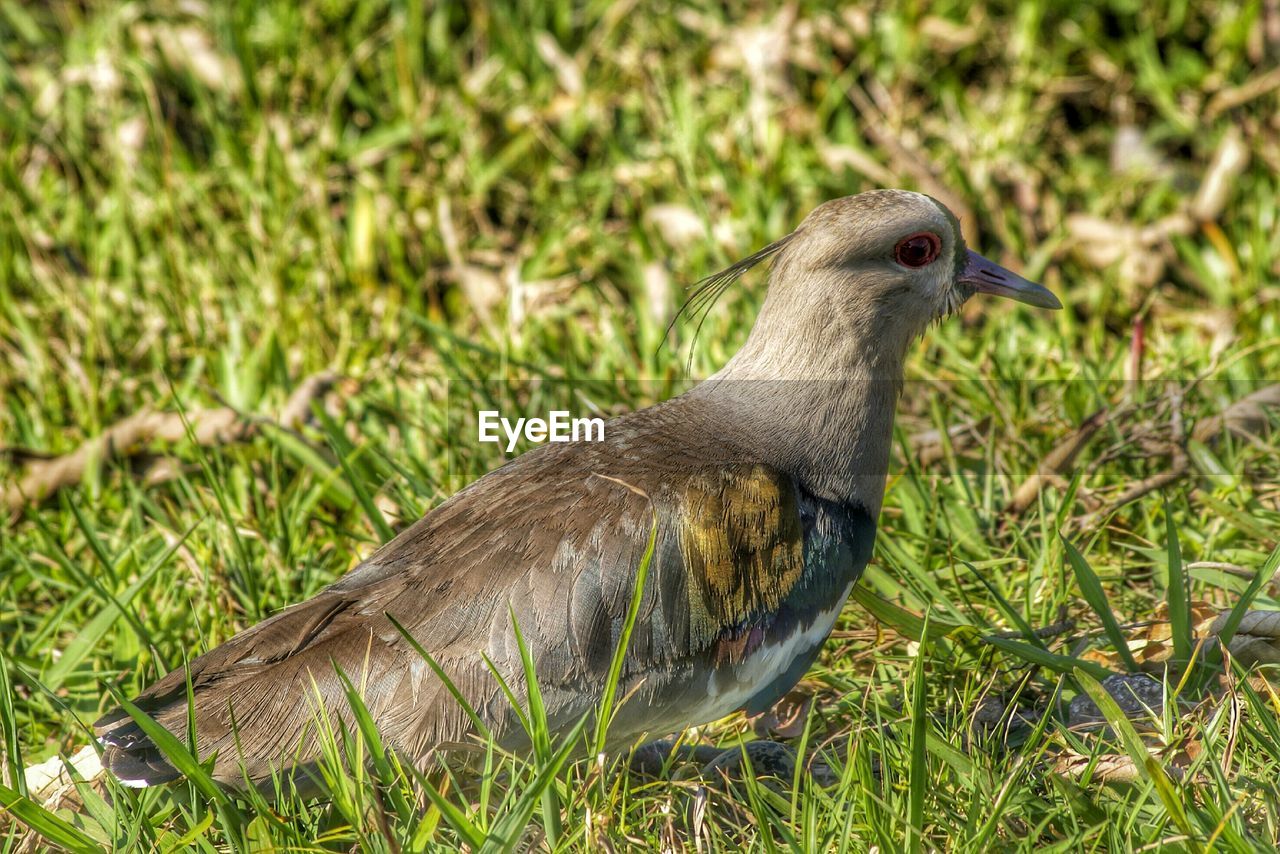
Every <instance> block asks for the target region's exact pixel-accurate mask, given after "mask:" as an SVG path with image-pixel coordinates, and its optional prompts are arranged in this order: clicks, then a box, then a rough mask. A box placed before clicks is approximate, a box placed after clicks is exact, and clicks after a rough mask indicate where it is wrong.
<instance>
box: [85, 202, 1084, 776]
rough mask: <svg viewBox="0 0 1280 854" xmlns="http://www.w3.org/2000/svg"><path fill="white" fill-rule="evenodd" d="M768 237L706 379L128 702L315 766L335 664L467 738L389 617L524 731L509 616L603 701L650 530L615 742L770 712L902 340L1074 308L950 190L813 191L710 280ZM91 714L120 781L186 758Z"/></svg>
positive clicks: (561, 690)
mask: <svg viewBox="0 0 1280 854" xmlns="http://www.w3.org/2000/svg"><path fill="white" fill-rule="evenodd" d="M766 259H772V265H773V267H772V273H771V275H770V279H769V290H768V294H767V296H766V299H765V301H764V305H763V307H762V308H761V310H760V313H759V316H758V317H757V319H756V322H755V325H754V327H753V328H752V330H751V334H750V336H749V337H748V338H747V341H746V343H745V344H744V345H743V346H742V348H741V349H740V350H739V351H738V352H737V354H736V355H734V356H733V358H731V359H730V360H729V362H728V363H727V364H726V365H725V366H724V368H723V369H721V370H720V371H719V372H718V373H716V374H715V375H714V376H712V377H711V378H709V379H707V380H705V381H703V382H702V383H700V384H699V385H697V386H696V387H694V388H693V389H692V390H690V391H689V392H687V393H685V394H683V395H681V396H680V397H677V398H674V399H672V400H668V401H666V402H664V403H661V404H658V405H657V406H652V407H650V408H648V409H644V410H641V411H639V412H634V413H631V414H629V415H624V416H621V417H619V418H616V419H614V420H612V421H610V422H608V423H607V425H606V426H605V431H604V438H603V440H602V441H594V442H576V443H567V444H564V443H557V444H546V445H543V446H541V447H539V448H537V449H535V450H532V451H530V452H528V453H526V454H524V455H523V456H521V457H519V458H517V459H515V460H513V461H511V462H509V463H508V464H506V465H504V466H502V467H501V468H498V469H496V470H495V471H492V472H490V473H489V474H487V475H485V476H484V477H482V478H480V479H479V480H477V481H475V482H474V483H472V484H471V485H470V486H468V487H467V488H466V489H463V490H462V491H461V492H459V493H457V494H456V495H454V496H453V497H452V498H450V499H449V500H447V501H445V502H444V503H443V504H441V505H440V506H439V507H437V508H436V509H434V510H432V511H431V512H430V513H428V514H427V515H426V516H425V517H423V518H422V519H421V520H419V521H418V522H417V523H416V524H414V525H412V526H411V527H409V528H408V529H407V530H405V531H404V532H403V533H401V534H400V535H399V536H397V537H396V538H395V539H394V540H392V541H391V542H389V543H387V544H386V545H385V546H383V547H382V548H380V549H379V550H378V551H376V552H375V553H374V554H373V555H372V556H371V557H369V558H368V559H367V560H365V561H364V562H363V563H361V564H360V565H359V566H358V567H356V568H355V569H353V570H352V571H351V572H350V573H348V574H347V575H346V576H344V577H343V578H342V579H340V580H339V581H337V582H336V583H334V584H333V585H331V586H330V587H328V588H326V589H325V590H324V591H323V592H321V593H320V594H318V595H317V596H315V597H314V598H312V599H309V600H307V601H306V602H303V603H301V604H298V605H294V606H292V607H290V608H287V609H285V610H284V611H282V612H280V613H279V614H276V615H275V616H273V617H271V618H270V619H267V620H264V621H263V622H261V623H259V624H258V625H256V626H254V627H252V628H250V629H247V630H246V631H243V632H241V633H240V634H238V635H236V636H234V637H232V638H231V639H230V640H228V641H227V642H226V643H224V644H222V645H220V646H218V647H215V648H214V649H212V650H210V651H209V652H206V653H205V654H204V655H201V656H200V657H199V658H196V659H195V660H194V661H192V662H190V664H189V666H188V667H187V668H177V669H175V670H173V671H172V672H170V673H169V674H168V675H167V676H165V677H164V678H163V679H161V680H160V681H158V682H156V683H155V684H154V685H152V686H151V687H150V688H148V689H147V690H146V691H144V692H143V693H142V694H141V695H140V696H139V697H138V698H137V700H136V702H137V705H138V706H139V707H141V708H142V709H143V710H144V711H145V712H146V713H147V714H149V715H150V716H152V717H153V718H154V719H155V720H156V721H158V722H159V723H160V724H161V725H162V726H164V727H165V728H166V729H167V730H169V731H170V732H172V733H174V734H175V735H177V736H178V737H179V738H180V739H184V740H185V739H186V738H187V727H188V716H189V715H190V718H191V720H193V721H194V723H195V729H196V733H195V742H196V745H197V750H198V754H199V756H200V758H201V759H206V758H208V757H209V756H211V755H215V754H216V759H215V761H214V763H213V772H212V773H213V777H214V779H216V780H218V781H221V782H223V783H226V784H228V785H231V786H243V785H244V784H245V783H246V782H249V783H253V784H262V783H264V782H265V781H267V780H269V779H270V778H271V776H272V774H273V772H275V771H281V772H290V773H293V772H297V771H298V770H299V769H304V770H305V769H307V768H308V767H309V766H313V765H314V763H315V762H316V761H317V759H318V756H319V750H320V748H319V745H318V743H317V739H316V737H315V736H314V726H315V724H314V720H315V716H316V713H317V710H318V708H319V707H320V706H324V707H325V709H326V712H327V714H328V716H329V718H330V720H335V719H341V720H344V721H346V722H347V724H348V725H350V724H351V711H350V707H349V703H348V701H347V699H346V696H345V694H344V680H343V678H342V677H341V676H339V675H338V673H339V671H341V672H342V673H344V674H345V676H346V677H347V678H348V679H349V680H350V682H351V683H353V684H354V685H357V686H362V690H363V692H364V698H365V703H366V704H367V706H368V708H369V710H370V712H371V713H372V716H373V719H374V720H375V721H376V723H377V725H378V727H379V729H380V732H381V735H382V738H383V739H384V741H385V743H386V744H387V745H388V746H389V747H390V748H392V749H395V750H397V751H399V753H400V754H401V755H402V756H404V757H407V758H408V759H410V760H411V761H414V762H418V763H422V762H426V761H427V760H429V759H430V758H431V757H433V756H434V755H436V754H437V753H438V752H440V751H443V750H447V749H450V748H452V747H455V746H459V745H465V744H468V743H472V742H473V741H474V735H475V733H474V732H473V724H472V722H471V720H470V718H469V717H468V715H467V714H466V712H465V711H464V710H463V709H462V708H461V707H460V704H459V703H458V702H457V701H456V699H455V698H454V697H453V696H452V695H451V693H450V691H449V690H447V688H446V687H445V686H444V685H443V684H442V681H441V680H440V679H439V678H437V676H436V674H435V672H434V671H433V669H432V668H431V667H430V666H429V665H428V664H427V662H426V661H425V660H424V658H423V657H422V656H421V655H420V654H419V652H417V651H416V650H415V649H414V648H413V646H412V645H411V644H410V643H408V642H407V641H406V640H405V638H404V636H403V635H402V634H401V632H400V631H399V630H398V629H397V628H396V627H395V625H394V624H393V623H392V621H391V620H390V619H388V617H389V616H390V617H393V618H394V619H395V620H396V621H397V622H398V623H399V624H400V625H401V626H402V627H403V628H404V629H405V630H407V632H408V633H409V634H410V635H412V637H413V638H414V639H415V640H416V641H417V642H418V643H419V644H421V646H422V647H423V648H424V649H425V650H426V651H427V652H428V653H429V654H430V656H431V657H432V658H433V659H434V661H435V662H436V663H438V665H439V666H440V667H441V668H443V670H444V672H445V673H447V675H448V676H449V677H450V679H451V681H452V682H453V684H454V686H456V688H457V689H458V690H459V691H460V692H461V694H462V695H463V696H465V698H466V699H467V700H468V702H469V704H470V705H471V707H472V708H473V709H474V710H475V711H477V712H478V714H479V715H480V716H481V718H482V719H483V721H484V723H485V724H486V725H487V727H488V728H489V730H490V731H491V732H492V733H493V734H494V736H495V737H496V738H497V740H498V742H499V743H500V744H501V745H502V746H504V747H506V748H509V749H512V750H521V749H525V748H527V747H528V736H527V734H526V733H525V731H524V729H523V728H522V726H521V724H520V722H519V718H518V716H517V715H516V713H515V712H514V711H513V709H512V707H511V705H510V703H509V702H508V700H507V698H506V696H505V695H504V693H503V691H502V689H501V688H500V686H499V684H498V681H497V679H495V676H494V672H493V670H491V666H492V667H493V668H495V669H496V670H497V671H498V672H500V673H501V674H502V675H503V677H504V678H505V680H506V682H507V684H508V685H509V686H513V687H514V688H515V690H516V693H517V694H518V695H519V697H518V699H520V700H521V702H523V701H524V699H525V698H524V696H523V688H522V687H520V686H523V685H524V679H523V670H522V667H521V659H520V654H519V651H518V648H517V642H516V636H515V630H514V629H513V622H514V623H515V625H517V626H518V627H519V630H520V632H521V634H522V635H523V637H524V639H525V642H526V643H527V644H528V647H529V649H530V651H531V654H532V658H533V660H534V662H535V663H536V672H537V679H538V682H539V684H540V685H541V690H542V693H543V699H544V702H545V705H546V711H547V716H548V720H549V724H550V727H551V729H552V730H553V731H564V730H565V729H567V728H569V727H571V726H572V725H574V724H575V723H576V722H577V721H578V720H579V719H580V718H582V717H583V716H584V715H588V714H590V713H592V712H593V711H594V710H595V709H597V708H598V704H599V703H600V700H601V694H602V690H603V686H604V683H605V681H606V680H605V676H606V673H607V671H608V668H609V664H610V661H611V658H612V656H613V654H614V650H615V647H616V644H617V642H618V640H619V634H620V630H621V627H622V625H623V622H624V618H625V616H626V614H627V610H628V606H629V604H630V602H631V597H632V592H633V589H634V586H635V581H636V577H637V570H638V567H639V565H640V564H641V558H642V555H643V553H644V552H645V549H646V545H647V543H648V540H649V536H650V531H651V528H652V527H653V526H656V547H655V551H654V554H653V558H652V561H651V563H650V564H649V571H648V574H647V578H646V583H645V586H644V590H643V594H642V600H641V604H640V615H639V617H640V618H639V620H638V621H637V623H636V626H635V631H634V634H633V635H632V637H631V640H630V644H629V646H628V648H627V650H626V654H625V659H624V666H623V670H622V676H621V682H620V684H619V686H618V696H619V697H624V698H625V700H624V701H623V703H622V706H621V707H620V709H619V710H618V713H617V715H616V716H615V718H614V719H613V723H612V725H611V729H610V739H609V743H610V744H612V745H620V746H626V745H630V744H633V743H635V742H636V741H637V740H638V739H640V738H641V737H643V736H646V735H648V736H654V737H657V736H661V735H664V734H669V733H673V732H676V731H679V730H681V729H683V728H685V727H689V726H692V725H697V724H703V723H707V722H710V721H713V720H716V719H718V718H720V717H723V716H724V715H727V714H729V713H731V712H733V711H735V710H738V709H745V710H746V711H748V712H757V711H760V710H763V709H765V708H767V707H769V706H770V705H771V704H772V703H773V702H774V701H775V700H776V699H777V698H779V697H780V696H781V695H782V694H784V693H785V692H786V691H787V690H788V689H789V688H790V687H791V686H792V685H793V684H794V683H795V682H796V681H797V680H798V679H800V677H801V676H802V675H803V674H804V672H805V670H806V669H807V668H808V667H809V665H810V664H811V663H812V662H813V660H814V658H815V656H816V655H817V654H818V651H819V649H820V647H821V646H822V644H823V641H824V640H825V639H826V637H827V634H828V633H829V632H830V631H831V627H832V624H833V623H834V622H835V620H836V617H837V615H838V614H839V613H840V610H841V608H842V607H843V606H844V603H845V599H846V597H847V596H848V595H849V591H850V589H851V588H852V587H853V585H854V583H855V582H856V581H857V580H858V577H859V575H860V574H861V573H862V570H863V568H864V566H865V565H866V563H867V560H868V559H869V558H870V557H871V550H872V543H873V540H874V539H875V535H876V519H877V516H878V515H879V513H880V505H881V501H882V499H883V494H884V486H885V475H886V472H887V469H888V463H889V450H890V441H891V434H892V428H893V417H894V405H895V402H896V400H897V397H898V395H899V392H900V390H901V387H902V381H903V362H904V360H905V358H906V355H907V350H908V348H909V347H910V345H911V343H912V342H913V341H914V340H915V339H916V338H917V337H919V336H920V334H921V333H922V332H923V331H924V330H925V328H926V327H927V326H928V325H929V324H930V323H931V322H932V321H935V320H937V319H939V318H942V317H944V316H945V315H948V314H950V313H952V312H954V311H956V309H958V308H959V307H960V306H961V304H962V303H964V301H965V300H966V299H968V298H969V297H970V296H971V295H973V294H975V293H988V294H997V295H1000V296H1006V297H1011V298H1013V299H1016V300H1019V301H1021V302H1025V303H1029V304H1031V305H1035V306H1040V307H1043V308H1060V307H1061V306H1060V304H1059V302H1058V300H1057V299H1055V298H1054V296H1053V295H1052V294H1051V293H1050V292H1049V291H1047V290H1046V289H1045V288H1043V287H1041V286H1040V285H1037V284H1034V283H1032V282H1030V281H1027V280H1026V279H1024V278H1022V277H1020V276H1018V275H1016V274H1014V273H1011V272H1009V271H1008V270H1005V269H1003V268H1001V267H999V266H997V265H996V264H994V263H992V262H990V261H988V260H986V259H985V258H983V257H982V256H980V255H978V254H976V253H974V252H972V251H970V250H968V249H966V247H965V243H964V239H963V238H962V236H961V234H960V227H959V223H958V222H957V220H956V218H955V216H953V215H952V214H951V212H950V211H948V210H947V209H946V208H945V207H943V206H942V205H941V204H939V203H938V202H936V201H935V200H933V199H932V198H930V197H928V196H923V195H920V194H917V193H910V192H905V191H900V190H884V191H876V192H869V193H862V194H860V195H856V196H849V197H847V198H842V199H836V200H834V201H830V202H827V203H826V204H824V205H821V206H820V207H818V208H817V209H816V210H814V211H813V212H812V213H811V214H810V215H809V216H808V217H807V218H806V219H805V220H804V221H803V222H802V223H800V226H799V227H798V228H796V230H795V231H794V232H792V233H791V234H789V235H787V236H786V237H783V238H782V239H781V240H778V241H777V242H775V243H773V244H771V245H769V246H767V247H766V248H764V249H762V250H761V251H759V252H757V253H755V254H754V255H752V256H750V257H749V258H746V259H744V260H743V261H740V262H738V263H737V264H734V265H733V266H731V267H729V268H728V269H727V270H725V271H724V272H722V273H719V274H717V275H716V276H713V277H711V279H709V280H708V282H707V285H708V287H710V288H713V289H717V288H721V287H724V286H726V285H727V284H728V283H730V282H732V281H733V280H734V279H736V278H737V277H738V276H739V275H741V274H742V273H743V272H744V271H745V270H747V269H749V268H750V267H751V266H753V265H755V264H757V263H760V262H761V261H764V260H766ZM513 617H514V620H513ZM490 662H491V663H492V664H490ZM188 678H189V679H190V686H191V703H190V708H189V703H188V687H187V682H188ZM95 728H96V731H97V734H98V737H99V739H100V740H101V742H102V744H103V745H104V747H105V752H104V762H105V764H106V766H107V767H108V768H109V769H110V770H111V771H112V772H113V773H114V774H115V776H116V777H117V778H118V779H120V780H121V781H122V782H124V783H126V784H128V785H133V786H146V785H152V784H157V783H163V782H166V781H168V780H172V779H174V778H176V777H177V776H178V772H177V771H176V770H175V769H174V768H173V766H172V765H170V764H169V763H168V762H167V761H166V760H165V758H164V756H163V755H162V754H161V753H160V751H159V750H158V749H157V748H156V746H155V745H154V744H153V743H152V742H151V740H150V739H149V738H148V737H147V736H146V735H145V734H144V732H143V731H142V729H141V728H139V726H138V725H137V724H136V723H135V722H134V720H133V719H132V718H131V717H130V716H129V715H128V714H126V713H125V712H124V711H122V710H120V709H117V710H115V711H113V712H111V713H110V714H107V715H106V716H104V717H103V718H101V719H100V720H99V721H98V722H97V723H96V724H95Z"/></svg>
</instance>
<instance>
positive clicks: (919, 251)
mask: <svg viewBox="0 0 1280 854" xmlns="http://www.w3.org/2000/svg"><path fill="white" fill-rule="evenodd" d="M941 251H942V241H941V240H939V239H938V235H936V234H933V233H932V232H928V231H922V232H920V233H919V234H913V235H911V236H910V237H904V238H902V239H901V240H899V241H898V245H897V246H895V247H893V260H895V261H897V262H898V263H899V264H901V265H902V266H904V267H923V266H924V265H926V264H931V263H933V260H934V259H935V258H937V257H938V253H939V252H941Z"/></svg>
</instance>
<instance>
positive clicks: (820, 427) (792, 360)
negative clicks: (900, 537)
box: [691, 305, 912, 518]
mask: <svg viewBox="0 0 1280 854" xmlns="http://www.w3.org/2000/svg"><path fill="white" fill-rule="evenodd" d="M768 308H769V307H768V306H767V305H766V308H765V309H763V310H762V311H761V315H760V317H759V318H758V319H757V322H756V325H755V327H754V328H753V329H752V332H751V335H750V337H749V338H748V340H747V342H746V344H744V345H743V347H742V349H741V350H739V351H738V353H737V354H736V355H734V357H733V358H732V359H730V360H729V362H728V363H727V364H726V365H725V366H724V368H722V369H721V370H720V371H719V372H717V373H716V374H715V375H714V376H712V377H711V378H710V379H708V380H706V381H705V382H703V383H702V384H701V385H699V386H698V387H697V388H695V389H694V390H693V391H692V392H691V394H692V395H694V396H695V397H699V398H701V399H704V400H705V401H707V403H708V404H709V405H710V407H711V408H712V409H713V410H714V411H716V412H717V413H719V415H720V416H721V417H722V418H723V419H724V420H725V428H726V429H728V430H732V431H733V432H731V433H729V434H727V435H735V436H739V437H742V438H743V439H744V440H745V443H746V447H747V448H748V449H750V450H751V451H753V452H755V453H759V454H760V455H761V457H762V458H763V459H764V460H766V461H767V462H769V463H770V464H772V465H774V466H776V467H777V468H779V469H780V470H782V471H785V472H787V473H789V474H791V475H792V476H794V477H796V478H797V479H798V481H799V483H800V485H801V486H802V487H803V488H804V489H805V490H807V491H808V492H809V493H811V494H812V495H814V496H815V497H818V498H823V499H826V500H829V501H835V502H838V503H842V504H856V505H859V506H861V507H862V508H863V509H864V510H866V512H868V513H869V514H871V516H872V518H875V517H876V516H877V515H878V514H879V512H880V505H881V503H882V501H883V498H884V485H885V476H886V474H887V473H888V468H889V452H890V447H891V444H892V441H893V417H894V408H895V406H896V404H897V400H898V396H899V394H900V392H901V390H902V381H903V362H904V360H905V351H906V343H909V342H910V340H911V337H912V336H902V340H903V341H904V342H906V343H903V344H902V345H901V346H894V342H895V340H896V336H893V335H888V336H886V335H884V334H883V333H884V331H885V330H883V329H881V330H876V329H872V328H870V325H867V326H865V327H863V328H858V327H856V326H854V327H851V326H850V325H849V324H846V323H823V322H819V320H820V319H819V318H816V317H815V318H814V321H815V322H813V323H808V324H802V325H800V326H799V328H797V325H796V324H794V323H792V322H788V323H787V324H785V325H784V324H781V323H774V322H773V317H772V316H771V315H772V313H771V312H770V311H768ZM826 320H830V318H827V319H826ZM784 326H785V327H789V328H784Z"/></svg>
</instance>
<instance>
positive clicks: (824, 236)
mask: <svg viewBox="0 0 1280 854" xmlns="http://www.w3.org/2000/svg"><path fill="white" fill-rule="evenodd" d="M785 240H786V243H785V246H784V247H783V248H782V252H781V256H780V257H779V267H780V268H781V266H782V265H784V264H785V265H786V267H787V275H786V276H785V277H784V276H781V275H775V277H774V280H773V283H774V284H777V283H778V282H779V280H781V279H787V280H791V281H805V280H809V281H824V282H827V283H829V284H830V285H834V286H835V287H834V288H833V293H832V294H831V297H832V299H833V302H834V303H835V304H836V305H833V306H831V308H832V309H834V310H836V311H839V309H840V303H845V304H846V305H848V306H849V307H851V308H852V309H854V310H855V311H856V312H857V313H858V314H859V315H860V316H862V317H864V318H867V319H871V320H872V321H873V322H874V323H875V324H876V328H879V329H882V330H884V329H886V328H892V327H894V326H897V325H906V326H908V327H913V328H914V330H915V331H916V332H917V333H918V332H919V331H920V330H922V329H923V328H924V326H925V325H927V324H928V323H929V322H930V321H932V320H936V319H939V318H941V317H945V316H946V315H948V314H951V313H953V312H955V311H956V310H957V309H958V308H959V307H960V306H961V305H962V304H963V303H964V302H965V300H967V299H968V298H969V297H971V296H973V295H974V294H976V293H985V294H993V295H996V296H1003V297H1008V298H1010V299H1014V300H1018V301H1019V302H1024V303H1027V304H1029V305H1034V306H1039V307H1041V308H1054V309H1056V308H1061V307H1062V304H1061V303H1059V302H1058V299H1057V298H1056V297H1055V296H1054V295H1053V294H1052V293H1050V292H1049V291H1048V290H1047V289H1045V288H1044V287H1043V286H1041V285H1038V284H1036V283H1035V282H1032V281H1029V280H1027V279H1025V278H1023V277H1022V276H1019V275H1018V274H1017V273H1014V272H1012V271H1010V270H1006V269H1005V268H1003V267H1001V266H1000V265H999V264H996V263H994V262H992V261H989V260H987V259H986V258H983V257H982V256H981V255H979V254H978V253H976V252H974V251H973V250H971V249H969V248H967V247H966V246H965V242H964V236H963V235H962V234H961V231H960V222H959V220H957V219H956V217H955V215H954V214H953V213H951V211H949V210H947V208H946V207H945V206H943V205H942V204H941V203H939V202H938V201H937V200H935V199H933V198H931V197H929V196H926V195H922V194H920V193H912V192H908V191H906V190H877V191H872V192H868V193H861V194H859V195H856V196H846V197H844V198H841V199H833V200H832V201H829V202H827V203H825V204H823V205H819V206H818V207H817V208H815V209H814V210H813V212H812V213H810V214H809V216H808V217H806V218H805V220H804V222H802V223H801V224H800V226H799V227H798V228H797V229H796V230H795V231H794V232H793V233H792V234H791V235H789V236H788V238H785ZM778 272H781V270H779V271H778ZM840 283H842V284H843V287H841V286H840ZM886 324H887V326H886Z"/></svg>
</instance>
